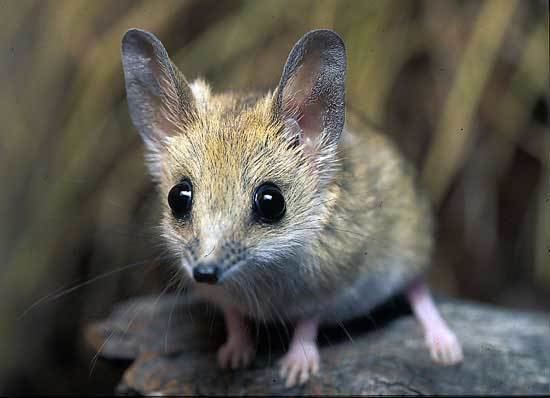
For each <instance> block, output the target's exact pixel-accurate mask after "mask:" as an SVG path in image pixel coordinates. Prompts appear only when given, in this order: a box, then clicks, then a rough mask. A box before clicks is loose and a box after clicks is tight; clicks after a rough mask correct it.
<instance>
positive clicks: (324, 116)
mask: <svg viewBox="0 0 550 398" xmlns="http://www.w3.org/2000/svg"><path fill="white" fill-rule="evenodd" d="M345 78H346V50H345V46H344V42H343V41H342V39H341V37H340V36H339V35H338V34H336V33H335V32H333V31H331V30H327V29H320V30H314V31H311V32H308V33H306V34H305V35H304V36H303V37H302V38H301V39H300V40H299V41H298V42H297V43H296V44H295V45H294V47H293V48H292V50H291V52H290V54H289V56H288V59H287V61H286V64H285V67H284V70H283V74H282V76H281V81H280V82H279V86H278V89H277V93H276V97H275V104H274V114H275V116H276V117H277V118H279V120H281V121H282V122H284V123H286V124H287V125H290V126H294V128H291V130H292V131H294V132H295V133H296V134H298V137H297V138H298V140H299V142H301V143H303V144H305V145H311V144H315V143H316V142H319V141H320V142H323V143H325V144H329V145H330V144H337V143H338V141H339V138H340V135H341V133H342V129H343V128H344V121H345ZM298 127H299V128H298Z"/></svg>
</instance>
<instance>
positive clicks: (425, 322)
mask: <svg viewBox="0 0 550 398" xmlns="http://www.w3.org/2000/svg"><path fill="white" fill-rule="evenodd" d="M407 299H408V300H409V303H410V304H411V307H412V310H413V312H414V315H415V316H416V319H418V321H419V322H420V325H421V326H422V328H423V329H424V337H425V341H426V345H427V346H428V348H429V350H430V355H431V357H432V359H433V360H434V361H435V362H437V363H440V364H442V365H453V364H456V363H459V362H461V361H462V359H463V354H462V347H461V346H460V342H459V341H458V339H457V338H456V335H455V334H454V332H453V331H452V330H451V329H450V328H449V326H448V325H447V323H446V322H445V320H444V319H443V318H442V317H441V314H440V313H439V310H438V309H437V307H436V306H435V303H434V302H433V299H432V295H431V293H430V291H429V289H428V287H427V286H426V284H425V283H424V282H415V283H414V284H413V285H411V286H410V287H409V288H408V290H407Z"/></svg>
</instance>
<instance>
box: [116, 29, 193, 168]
mask: <svg viewBox="0 0 550 398" xmlns="http://www.w3.org/2000/svg"><path fill="white" fill-rule="evenodd" d="M122 66H123V69H124V79H125V83H126V96H127V99H128V109H129V111H130V117H131V119H132V122H133V124H134V126H135V127H136V129H137V130H138V131H139V133H140V135H141V137H142V139H143V141H144V142H145V146H146V148H147V150H148V153H147V156H148V160H149V168H150V170H151V173H152V174H153V177H158V173H159V170H160V164H159V162H160V152H161V149H162V145H163V141H164V139H165V138H166V137H168V136H171V135H174V134H177V133H178V132H179V130H180V129H181V127H182V125H184V124H185V123H186V122H187V121H188V120H190V118H192V117H193V115H194V113H195V102H194V97H193V94H192V92H191V89H190V88H189V85H188V84H187V82H186V81H185V78H184V76H183V74H182V73H181V72H179V70H178V69H177V68H176V66H175V65H174V64H173V63H172V62H171V61H170V58H169V57H168V54H167V52H166V50H165V49H164V46H163V45H162V43H161V42H160V40H159V39H157V37H156V36H155V35H153V34H152V33H149V32H146V31H144V30H140V29H130V30H129V31H127V32H126V33H125V34H124V37H123V38H122Z"/></svg>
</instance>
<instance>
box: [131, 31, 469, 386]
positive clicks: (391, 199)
mask: <svg viewBox="0 0 550 398" xmlns="http://www.w3.org/2000/svg"><path fill="white" fill-rule="evenodd" d="M123 63H124V71H125V78H126V88H127V93H128V101H129V108H130V114H131V116H132V120H133V122H134V124H135V126H136V127H137V129H138V130H139V131H140V133H141V135H142V137H143V139H144V141H145V143H146V146H147V150H148V165H149V167H150V170H151V173H152V175H153V177H154V179H155V181H156V182H157V183H158V188H159V190H160V192H161V194H162V197H163V201H162V203H163V206H164V212H163V219H162V229H163V236H164V239H165V240H166V243H167V245H168V247H169V248H170V249H171V250H172V251H173V253H174V255H175V257H176V258H177V259H178V261H179V263H180V266H181V268H182V270H183V271H184V272H183V278H185V280H186V281H187V283H188V288H189V291H190V292H194V293H196V294H198V295H199V296H201V297H203V298H205V299H207V300H210V301H211V302H213V303H215V304H217V305H218V306H220V308H222V309H223V311H224V314H225V320H226V326H227V330H228V339H227V342H226V344H224V346H222V347H221V348H220V351H219V354H218V360H219V363H220V365H221V366H223V367H225V366H228V365H231V366H232V367H235V366H238V365H246V364H248V363H249V362H250V360H251V359H252V357H253V354H254V344H253V343H252V341H251V338H250V336H249V333H248V331H247V328H246V325H245V322H244V316H249V317H252V318H256V319H260V320H271V321H291V322H294V323H295V324H296V330H295V333H294V337H293V340H292V342H291V345H290V349H289V352H288V353H287V355H286V356H285V357H284V358H283V360H282V367H281V369H282V372H281V373H282V375H283V376H284V377H286V379H287V384H288V385H292V384H294V383H296V382H297V381H299V382H305V381H306V380H307V379H308V377H309V375H310V374H311V373H316V372H317V370H318V368H319V355H318V350H317V346H316V343H315V339H316V335H317V327H318V325H319V324H320V323H331V322H340V321H343V320H346V319H349V318H352V317H355V316H359V315H364V314H366V313H367V312H368V311H369V310H371V309H372V308H373V307H374V306H375V305H376V304H379V303H380V302H382V301H383V300H384V299H386V298H388V297H389V296H391V295H393V294H395V293H396V292H397V291H399V290H405V291H406V292H407V296H408V297H409V300H410V302H411V305H412V308H413V311H414V312H415V314H416V315H417V317H418V318H419V320H420V322H421V324H422V325H423V327H424V329H425V333H426V339H427V344H428V346H429V347H430V350H431V353H432V356H433V357H434V359H435V360H438V361H440V362H443V363H455V362H458V361H460V360H461V358H462V353H461V350H460V345H459V343H458V341H457V340H456V338H455V336H454V334H453V333H452V332H451V331H450V329H449V328H448V327H447V326H446V324H445V322H444V321H443V320H442V319H441V317H440V316H439V314H438V312H437V310H436V309H435V306H434V305H433V302H432V300H431V298H430V295H429V292H428V290H427V288H426V287H425V285H424V284H423V283H422V282H421V277H422V275H423V273H424V272H425V271H426V269H427V267H428V266H429V264H430V255H431V250H432V241H433V232H432V221H431V212H430V208H429V204H428V202H427V200H426V198H425V197H424V196H423V195H422V193H421V191H420V190H419V189H418V188H417V185H416V181H415V174H414V170H413V169H412V167H411V166H410V165H408V164H407V163H406V161H405V160H404V159H403V158H402V157H401V156H400V154H399V152H398V151H397V150H396V149H395V148H394V146H393V145H392V143H391V142H390V141H389V140H388V139H387V138H385V137H384V136H383V135H381V134H379V133H377V132H374V131H362V132H360V134H352V133H351V132H350V131H347V130H346V129H345V128H344V115H345V101H344V99H345V70H346V57H345V49H344V44H343V41H342V40H341V38H340V37H339V36H338V35H336V34H335V33H334V32H331V31H328V30H318V31H312V32H310V33H308V34H307V35H305V36H304V37H303V38H302V39H301V40H300V41H299V42H298V43H297V44H296V45H295V47H294V48H293V50H292V52H291V53H290V55H289V58H288V60H287V63H286V65H285V68H284V70H283V75H282V77H281V81H280V83H279V86H278V87H277V89H276V90H275V91H274V92H272V93H267V94H265V95H239V94H237V93H222V94H213V93H212V91H211V89H210V87H209V86H208V85H207V84H206V83H204V82H202V81H200V80H199V81H195V82H193V83H192V84H188V83H187V81H186V80H185V78H184V77H183V75H182V74H181V73H180V72H179V71H178V70H177V68H176V67H175V66H174V65H173V64H172V63H171V61H170V60H169V58H168V55H167V54H166V51H165V50H164V48H163V47H162V44H161V43H160V41H158V39H156V38H155V37H154V36H153V35H152V34H150V33H147V32H144V31H139V30H131V31H129V32H127V33H126V35H125V37H124V39H123Z"/></svg>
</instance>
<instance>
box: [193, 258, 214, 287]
mask: <svg viewBox="0 0 550 398" xmlns="http://www.w3.org/2000/svg"><path fill="white" fill-rule="evenodd" d="M220 275H221V269H220V267H219V266H217V265H215V264H212V263H204V264H198V265H197V266H196V267H195V268H193V278H194V279H195V281H197V282H199V283H208V284H211V285H213V284H215V283H217V282H218V280H219V278H220Z"/></svg>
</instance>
